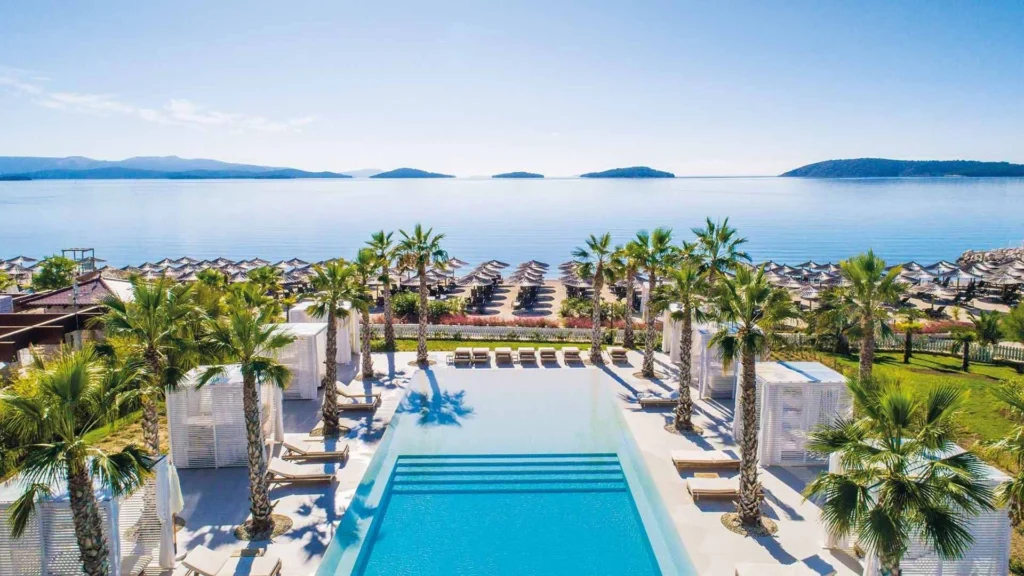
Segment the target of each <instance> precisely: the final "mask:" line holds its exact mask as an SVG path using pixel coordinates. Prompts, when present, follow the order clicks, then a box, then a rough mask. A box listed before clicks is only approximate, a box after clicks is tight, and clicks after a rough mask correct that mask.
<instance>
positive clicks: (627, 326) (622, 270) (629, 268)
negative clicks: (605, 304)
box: [608, 243, 640, 348]
mask: <svg viewBox="0 0 1024 576" xmlns="http://www.w3.org/2000/svg"><path fill="white" fill-rule="evenodd" d="M608 265H609V267H611V268H612V270H613V271H614V274H615V278H616V279H617V280H621V281H622V282H623V283H625V285H626V313H625V315H624V317H623V324H624V326H623V330H622V345H623V346H625V347H626V348H632V347H634V346H635V345H636V339H635V336H634V334H633V300H634V299H635V298H636V275H637V272H639V270H640V254H639V252H638V251H637V247H636V245H634V244H632V243H627V244H625V245H623V246H616V247H615V251H614V252H612V257H611V260H610V261H609V264H608Z"/></svg>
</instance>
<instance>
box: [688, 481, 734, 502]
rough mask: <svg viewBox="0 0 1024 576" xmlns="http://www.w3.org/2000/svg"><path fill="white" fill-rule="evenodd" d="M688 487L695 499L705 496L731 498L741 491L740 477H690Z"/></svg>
mask: <svg viewBox="0 0 1024 576" xmlns="http://www.w3.org/2000/svg"><path fill="white" fill-rule="evenodd" d="M686 489H687V490H689V492H690V495H691V496H693V499H694V500H697V499H699V498H704V497H711V498H716V497H718V498H723V497H724V498H731V497H733V496H736V495H738V494H739V493H740V481H739V478H688V479H687V480H686Z"/></svg>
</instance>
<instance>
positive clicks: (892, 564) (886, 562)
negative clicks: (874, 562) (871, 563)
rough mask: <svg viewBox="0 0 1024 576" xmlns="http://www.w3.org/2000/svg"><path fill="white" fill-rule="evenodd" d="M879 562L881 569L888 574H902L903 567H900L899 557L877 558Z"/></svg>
mask: <svg viewBox="0 0 1024 576" xmlns="http://www.w3.org/2000/svg"><path fill="white" fill-rule="evenodd" d="M878 560H879V563H880V564H881V565H882V569H883V570H884V571H885V572H888V574H889V576H900V575H901V574H903V569H901V568H900V560H899V558H888V559H887V558H879V559H878Z"/></svg>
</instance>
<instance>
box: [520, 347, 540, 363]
mask: <svg viewBox="0 0 1024 576" xmlns="http://www.w3.org/2000/svg"><path fill="white" fill-rule="evenodd" d="M526 362H533V363H534V364H536V363H537V351H536V350H534V349H533V348H532V347H530V346H527V347H524V348H520V349H519V363H520V364H524V363H526Z"/></svg>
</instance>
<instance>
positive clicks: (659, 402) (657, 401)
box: [636, 391, 679, 408]
mask: <svg viewBox="0 0 1024 576" xmlns="http://www.w3.org/2000/svg"><path fill="white" fill-rule="evenodd" d="M636 399H637V401H638V402H639V403H640V407H641V408H674V407H675V406H676V404H679V393H678V392H672V394H669V395H668V396H663V395H661V394H656V393H654V392H650V391H648V392H638V393H637V395H636Z"/></svg>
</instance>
